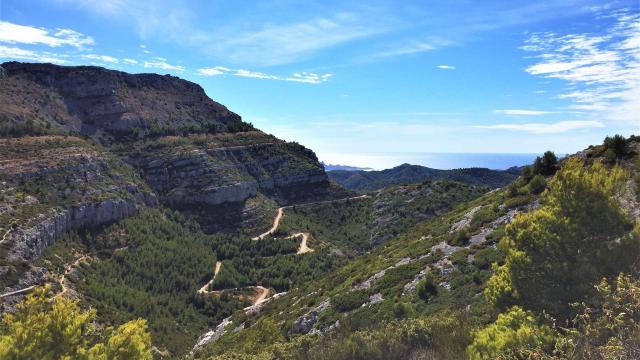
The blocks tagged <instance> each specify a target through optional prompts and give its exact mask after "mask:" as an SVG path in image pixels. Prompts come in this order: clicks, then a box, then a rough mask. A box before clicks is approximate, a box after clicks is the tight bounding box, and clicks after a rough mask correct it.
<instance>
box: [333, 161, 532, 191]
mask: <svg viewBox="0 0 640 360" xmlns="http://www.w3.org/2000/svg"><path fill="white" fill-rule="evenodd" d="M520 170H521V169H519V168H512V169H508V170H490V169H484V168H468V169H455V170H438V169H431V168H428V167H424V166H420V165H409V164H402V165H399V166H396V167H394V168H391V169H386V170H380V171H363V170H359V171H348V170H332V171H329V172H328V174H329V178H330V179H331V180H333V181H335V182H336V183H338V184H340V185H342V186H344V187H345V188H347V189H351V190H355V191H372V190H378V189H382V188H384V187H387V186H391V185H401V184H415V183H420V182H423V181H433V180H454V181H459V182H462V183H466V184H470V185H479V186H488V187H491V188H497V187H501V186H504V185H507V184H509V183H510V182H512V181H513V180H515V179H516V178H517V177H518V175H519V174H520Z"/></svg>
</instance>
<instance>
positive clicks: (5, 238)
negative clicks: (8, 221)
mask: <svg viewBox="0 0 640 360" xmlns="http://www.w3.org/2000/svg"><path fill="white" fill-rule="evenodd" d="M12 231H13V228H11V226H9V230H7V232H5V233H4V235H2V240H0V244H2V243H3V242H4V241H5V240H7V235H9V234H11V232H12Z"/></svg>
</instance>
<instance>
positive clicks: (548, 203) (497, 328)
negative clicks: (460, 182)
mask: <svg viewBox="0 0 640 360" xmlns="http://www.w3.org/2000/svg"><path fill="white" fill-rule="evenodd" d="M639 150H640V141H639V140H638V138H635V137H632V138H631V139H629V140H625V139H624V138H621V137H616V138H608V139H607V140H606V141H605V144H604V145H601V146H594V147H591V148H589V149H587V150H585V151H584V152H581V153H579V154H577V155H575V156H571V157H569V158H567V159H565V160H563V161H562V162H561V163H559V164H558V163H557V160H556V159H555V157H554V156H553V154H551V153H548V154H545V156H544V157H541V158H540V159H539V160H537V161H536V163H535V164H534V165H533V166H531V167H529V168H527V169H525V170H526V171H525V172H524V175H523V176H522V177H520V178H519V179H518V180H517V181H516V182H515V183H513V184H512V185H510V186H509V187H507V188H505V189H502V190H499V191H494V192H491V193H488V194H486V195H485V196H482V197H480V198H478V199H476V200H472V201H470V202H467V203H465V204H463V205H460V206H458V207H457V208H456V209H454V210H453V211H450V212H448V213H446V214H443V215H442V216H439V217H437V218H434V219H431V220H427V221H426V222H423V223H421V224H418V225H416V226H414V227H412V228H409V229H407V231H406V232H403V233H402V234H400V235H399V236H397V237H394V238H393V239H391V240H389V241H388V242H386V243H385V244H384V245H381V246H379V247H376V248H374V249H372V250H371V251H370V252H369V253H367V254H365V255H363V256H361V257H359V258H357V259H354V260H353V261H351V262H350V263H349V264H347V265H346V266H345V267H343V268H341V269H338V270H335V271H333V272H332V273H330V274H329V275H328V276H326V277H324V278H323V279H322V280H319V281H316V282H314V283H311V284H304V285H303V286H298V287H297V288H296V289H294V290H292V291H290V292H289V293H287V294H286V295H285V296H283V297H282V298H281V299H279V301H277V302H273V303H272V304H269V305H268V306H266V307H265V308H264V309H263V311H262V313H261V314H260V315H259V316H245V315H237V314H236V315H234V316H232V317H231V318H230V319H229V321H227V322H226V323H225V324H224V326H221V329H220V328H219V332H218V337H217V339H216V341H213V342H211V343H210V344H208V345H206V346H205V347H204V348H202V349H201V350H200V352H199V354H200V355H198V356H199V357H201V358H209V357H211V356H213V357H214V358H218V357H219V358H234V356H236V357H238V358H254V357H255V358H291V359H353V358H367V359H387V358H443V359H460V358H472V359H495V358H549V359H551V358H554V359H555V358H588V359H602V358H616V359H619V358H624V359H631V358H634V357H635V355H634V354H635V351H636V349H637V348H638V346H639V345H638V341H637V337H636V335H635V334H637V332H638V331H640V329H639V328H638V325H637V324H638V321H639V320H640V319H639V318H638V315H637V314H638V309H640V307H638V304H640V298H639V297H638V293H637V291H638V289H639V288H640V281H639V280H638V275H637V273H636V270H635V269H637V259H638V255H640V235H638V233H637V220H638V210H637V209H638V199H637V197H636V193H637V188H638V186H639V185H640V182H638V178H640V176H638V171H639V170H640V169H638V164H639V163H640V160H638V159H639V157H638V152H639ZM625 274H627V275H625ZM596 286H597V287H596ZM574 303H578V304H577V305H575V306H572V304H574ZM614 319H615V320H614ZM605 324H606V326H605ZM238 328H240V329H242V330H238ZM231 329H233V331H231ZM264 334H272V335H270V336H268V337H265V336H264ZM320 335H322V336H320Z"/></svg>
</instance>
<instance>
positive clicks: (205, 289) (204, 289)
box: [198, 261, 222, 294]
mask: <svg viewBox="0 0 640 360" xmlns="http://www.w3.org/2000/svg"><path fill="white" fill-rule="evenodd" d="M221 267H222V261H216V268H215V270H214V271H213V277H212V278H211V280H209V282H208V283H206V284H204V286H203V287H201V288H200V289H199V290H198V294H212V293H214V291H207V287H208V286H209V285H211V284H213V280H215V279H216V276H217V275H218V273H219V272H220V268H221Z"/></svg>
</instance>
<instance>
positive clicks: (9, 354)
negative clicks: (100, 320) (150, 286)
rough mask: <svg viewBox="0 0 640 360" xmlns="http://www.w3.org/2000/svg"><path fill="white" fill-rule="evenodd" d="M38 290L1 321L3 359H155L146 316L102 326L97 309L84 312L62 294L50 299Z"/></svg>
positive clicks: (44, 292)
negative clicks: (96, 323) (96, 320)
mask: <svg viewBox="0 0 640 360" xmlns="http://www.w3.org/2000/svg"><path fill="white" fill-rule="evenodd" d="M50 295H51V294H50V293H49V292H48V291H47V289H38V290H36V292H35V293H34V294H32V295H29V296H28V297H27V298H26V300H24V301H23V302H22V303H20V304H19V305H18V308H17V311H16V312H15V313H14V314H4V315H3V317H2V321H1V322H0V359H2V360H22V359H42V360H57V359H79V360H107V359H109V360H110V359H114V360H116V359H117V360H129V359H146V360H151V359H152V354H151V336H150V334H149V332H148V331H147V323H146V321H145V320H142V319H137V320H132V321H129V322H127V323H125V324H122V325H120V326H119V327H118V328H115V329H114V328H106V329H101V328H99V327H97V326H96V325H95V323H94V321H95V318H96V311H95V310H88V311H83V310H81V309H80V307H79V306H78V303H77V302H76V301H73V300H67V299H64V298H55V299H53V300H50V299H49V298H48V296H50Z"/></svg>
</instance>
